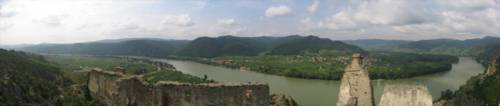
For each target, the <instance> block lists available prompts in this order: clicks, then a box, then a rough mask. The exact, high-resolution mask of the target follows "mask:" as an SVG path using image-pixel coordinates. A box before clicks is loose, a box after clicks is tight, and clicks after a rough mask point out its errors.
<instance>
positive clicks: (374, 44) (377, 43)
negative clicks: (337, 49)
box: [342, 39, 412, 51]
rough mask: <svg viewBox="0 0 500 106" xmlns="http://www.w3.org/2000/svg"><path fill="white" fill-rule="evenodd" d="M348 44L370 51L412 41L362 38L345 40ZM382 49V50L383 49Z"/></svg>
mask: <svg viewBox="0 0 500 106" xmlns="http://www.w3.org/2000/svg"><path fill="white" fill-rule="evenodd" d="M342 42H345V43H347V44H351V45H356V46H359V47H361V48H363V49H364V50H368V51H383V50H385V49H386V48H387V47H397V46H399V45H405V44H408V43H410V42H412V41H407V40H383V39H361V40H344V41H342ZM381 49H382V50H381Z"/></svg>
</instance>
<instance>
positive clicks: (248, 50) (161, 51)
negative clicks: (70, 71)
mask: <svg viewBox="0 0 500 106" xmlns="http://www.w3.org/2000/svg"><path fill="white" fill-rule="evenodd" d="M21 50H24V51H29V52H35V53H47V54H87V55H135V56H152V57H165V56H168V55H180V56H188V57H218V56H255V55H258V54H280V55H295V54H302V53H305V52H318V51H319V50H337V51H344V52H363V50H362V49H361V48H359V47H356V46H354V45H349V44H345V43H343V42H339V41H332V40H330V39H325V38H319V37H316V36H297V35H293V36H286V37H235V36H220V37H215V38H213V37H200V38H197V39H195V40H193V41H179V40H154V39H130V40H129V39H126V40H103V41H98V42H87V43H76V44H42V45H35V46H28V47H24V48H22V49H21Z"/></svg>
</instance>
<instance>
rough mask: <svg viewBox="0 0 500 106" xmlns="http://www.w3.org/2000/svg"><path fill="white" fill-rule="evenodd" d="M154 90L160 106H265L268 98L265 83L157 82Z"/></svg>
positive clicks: (267, 103)
mask: <svg viewBox="0 0 500 106" xmlns="http://www.w3.org/2000/svg"><path fill="white" fill-rule="evenodd" d="M155 92H156V94H157V95H156V96H157V98H160V105H162V106H165V105H168V106H188V105H192V106H206V105H208V106H267V105H269V98H270V96H269V87H268V86H267V85H265V84H183V83H176V82H159V83H157V84H156V88H155Z"/></svg>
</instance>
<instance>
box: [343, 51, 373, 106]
mask: <svg viewBox="0 0 500 106" xmlns="http://www.w3.org/2000/svg"><path fill="white" fill-rule="evenodd" d="M362 62H363V57H362V56H361V55H360V54H354V55H353V56H352V63H351V64H350V65H348V66H347V67H346V69H345V72H344V75H343V77H342V81H341V84H340V92H339V99H338V100H337V106H373V105H374V102H373V88H372V86H371V83H370V78H369V76H368V72H367V71H366V69H365V68H364V66H363V63H362Z"/></svg>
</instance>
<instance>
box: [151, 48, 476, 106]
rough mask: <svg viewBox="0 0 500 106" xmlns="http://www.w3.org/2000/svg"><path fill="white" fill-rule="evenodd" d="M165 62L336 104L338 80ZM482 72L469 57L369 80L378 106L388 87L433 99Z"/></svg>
mask: <svg viewBox="0 0 500 106" xmlns="http://www.w3.org/2000/svg"><path fill="white" fill-rule="evenodd" d="M155 60H160V61H163V62H168V63H170V64H172V65H174V66H175V68H177V69H178V70H179V71H182V72H183V73H186V74H191V75H195V76H199V77H203V76H204V75H207V76H208V78H209V79H213V80H216V81H219V82H248V81H257V82H263V83H267V84H269V86H270V90H271V93H280V94H286V95H290V96H292V97H293V98H294V99H295V100H296V101H297V102H298V103H299V104H301V105H305V106H333V105H335V103H336V101H337V96H338V92H339V87H340V81H333V80H313V79H299V78H290V77H284V76H276V75H268V74H263V73H257V72H251V71H243V70H239V69H230V68H224V67H219V66H213V65H206V64H201V63H196V62H191V61H179V60H169V59H155ZM483 71H484V67H483V66H482V65H480V64H479V63H477V62H476V61H475V60H474V59H472V58H470V57H460V60H459V62H458V63H457V64H453V68H452V69H451V70H450V71H448V72H444V73H437V74H432V75H425V76H419V77H414V78H408V79H397V80H372V84H373V87H374V96H375V101H376V103H377V104H378V101H379V99H380V96H381V95H382V92H383V88H384V86H385V85H387V84H423V85H427V88H428V89H429V91H430V93H431V94H432V97H433V98H434V99H436V98H438V97H439V96H440V95H441V91H443V90H445V89H452V90H456V89H458V88H459V86H460V85H463V84H465V82H466V81H467V79H469V78H470V77H471V76H474V75H477V74H479V73H482V72H483Z"/></svg>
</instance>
